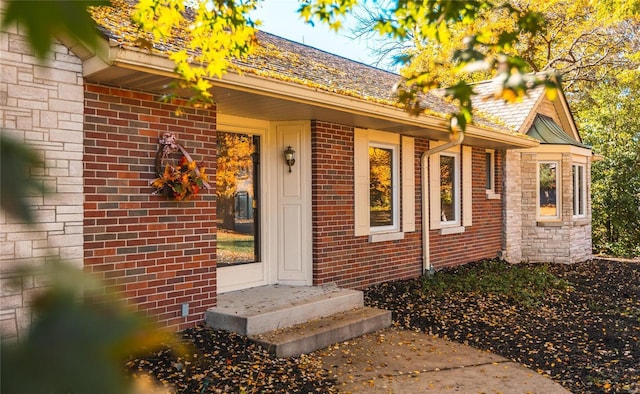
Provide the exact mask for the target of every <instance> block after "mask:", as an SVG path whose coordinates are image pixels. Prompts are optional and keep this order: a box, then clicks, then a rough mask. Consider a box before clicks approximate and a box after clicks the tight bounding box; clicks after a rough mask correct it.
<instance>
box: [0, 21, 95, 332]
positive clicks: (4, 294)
mask: <svg viewBox="0 0 640 394" xmlns="http://www.w3.org/2000/svg"><path fill="white" fill-rule="evenodd" d="M23 33H24V32H22V31H20V30H19V29H18V28H16V27H14V28H9V29H6V30H5V31H3V32H0V70H1V72H0V112H1V113H2V116H1V117H0V127H2V134H3V136H10V137H14V138H15V139H16V140H18V141H21V142H24V143H26V144H27V145H29V147H31V148H32V149H33V150H35V151H36V152H37V154H38V155H39V156H40V157H41V159H42V160H43V162H44V167H42V168H35V169H33V170H32V172H31V174H30V175H31V176H32V178H33V179H36V180H38V181H39V182H40V183H42V184H43V185H44V186H46V188H47V190H48V193H47V194H45V195H44V196H42V195H34V196H30V197H29V198H28V202H29V203H30V204H31V205H32V207H33V208H34V210H35V213H36V215H35V222H36V223H35V224H34V225H33V226H30V225H25V224H24V223H21V222H20V221H19V220H17V219H16V218H14V217H11V216H7V214H6V212H1V211H0V335H1V336H2V339H3V340H16V339H18V338H19V337H20V336H22V335H24V334H25V332H26V328H27V327H28V325H29V323H30V321H31V313H30V310H29V302H30V299H31V297H32V295H33V294H34V293H35V292H37V291H38V289H40V288H42V287H43V286H44V284H45V283H44V281H43V280H42V279H41V278H40V277H39V276H38V275H36V276H28V277H23V278H20V277H18V275H17V273H16V271H17V269H18V267H20V266H24V265H26V266H28V267H31V268H35V269H36V270H37V269H38V268H39V267H43V266H44V265H45V264H47V263H48V262H51V261H58V260H64V261H66V262H68V263H71V264H73V265H75V266H77V267H81V266H82V219H83V213H82V138H83V136H82V102H83V88H82V65H81V62H80V60H79V59H78V58H76V57H75V56H74V55H73V54H72V53H70V52H69V50H68V49H67V48H66V47H64V46H63V45H60V44H59V43H57V42H56V43H54V44H53V47H52V51H51V53H50V54H49V55H48V56H47V58H46V59H45V60H44V61H43V62H41V61H39V60H38V59H36V58H35V57H34V55H33V52H32V51H31V49H30V47H29V44H28V43H27V41H26V39H25V38H24V34H23ZM16 176H20V174H16ZM3 192H6V191H4V190H3Z"/></svg>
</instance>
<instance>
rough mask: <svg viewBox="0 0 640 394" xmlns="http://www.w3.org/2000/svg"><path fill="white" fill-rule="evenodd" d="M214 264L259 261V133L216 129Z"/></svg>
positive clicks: (222, 264)
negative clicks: (240, 132)
mask: <svg viewBox="0 0 640 394" xmlns="http://www.w3.org/2000/svg"><path fill="white" fill-rule="evenodd" d="M217 140H218V152H217V169H216V198H217V210H216V212H217V226H218V231H217V240H218V248H217V260H218V266H219V267H224V266H230V265H237V264H244V263H252V262H257V261H260V249H259V245H260V242H259V234H260V231H259V230H260V226H259V225H260V223H259V220H258V219H259V214H258V208H259V206H258V201H257V200H258V199H257V196H259V195H260V193H259V182H258V181H259V172H258V170H259V164H260V163H259V153H260V151H259V147H260V137H258V136H253V135H248V134H236V133H224V132H218V133H217Z"/></svg>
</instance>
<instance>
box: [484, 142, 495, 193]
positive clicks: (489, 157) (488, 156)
mask: <svg viewBox="0 0 640 394" xmlns="http://www.w3.org/2000/svg"><path fill="white" fill-rule="evenodd" d="M494 154H495V153H494V151H493V150H490V149H487V151H486V152H485V174H486V178H487V181H486V186H485V189H487V193H493V192H494V191H495V187H494V183H495V180H494V178H495V163H494V162H493V159H494Z"/></svg>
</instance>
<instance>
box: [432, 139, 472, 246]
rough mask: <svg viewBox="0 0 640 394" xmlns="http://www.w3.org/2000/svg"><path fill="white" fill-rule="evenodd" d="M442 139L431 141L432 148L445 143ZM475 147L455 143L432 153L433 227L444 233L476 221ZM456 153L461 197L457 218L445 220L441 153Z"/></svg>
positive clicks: (463, 228) (458, 202) (463, 227)
mask: <svg viewBox="0 0 640 394" xmlns="http://www.w3.org/2000/svg"><path fill="white" fill-rule="evenodd" d="M443 144H445V142H442V141H431V142H430V143H429V148H430V149H433V148H435V147H437V146H440V145H443ZM472 153H473V151H472V148H471V147H470V146H454V147H452V148H449V149H447V150H446V151H444V152H441V153H436V154H433V155H431V156H429V195H430V198H429V211H430V213H429V216H430V220H429V222H430V228H431V230H440V234H441V235H447V234H458V233H462V232H464V230H465V228H466V227H470V226H471V225H472V224H473V213H472V206H473V201H472V198H473V193H472V192H473V190H472ZM442 154H445V155H446V154H453V155H456V157H457V160H456V174H457V182H456V186H457V188H458V191H457V192H458V200H457V201H456V203H457V209H456V211H457V212H456V216H457V219H456V221H455V222H454V221H447V222H442V221H441V220H440V212H441V205H440V155H442Z"/></svg>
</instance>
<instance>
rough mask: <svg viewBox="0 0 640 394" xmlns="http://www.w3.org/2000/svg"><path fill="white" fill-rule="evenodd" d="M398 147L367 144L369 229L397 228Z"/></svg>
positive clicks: (385, 229)
mask: <svg viewBox="0 0 640 394" xmlns="http://www.w3.org/2000/svg"><path fill="white" fill-rule="evenodd" d="M397 160H398V147H397V146H396V145H384V144H378V143H371V144H369V225H370V226H371V231H388V230H396V231H397V230H398V206H399V204H398V200H399V195H398V187H397V186H398V165H397Z"/></svg>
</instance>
